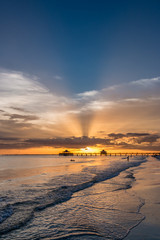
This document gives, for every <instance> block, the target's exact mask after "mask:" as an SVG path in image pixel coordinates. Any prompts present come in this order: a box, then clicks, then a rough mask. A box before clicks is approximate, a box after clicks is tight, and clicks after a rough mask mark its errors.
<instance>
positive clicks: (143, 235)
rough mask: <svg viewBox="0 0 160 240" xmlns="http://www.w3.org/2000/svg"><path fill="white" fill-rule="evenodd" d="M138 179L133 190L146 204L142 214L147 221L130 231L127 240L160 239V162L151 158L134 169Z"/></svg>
mask: <svg viewBox="0 0 160 240" xmlns="http://www.w3.org/2000/svg"><path fill="white" fill-rule="evenodd" d="M134 176H135V178H136V181H135V183H134V184H133V188H132V189H133V190H134V192H135V193H136V195H138V196H139V197H141V198H142V199H144V201H145V204H144V206H143V207H142V208H141V210H140V212H141V213H142V214H143V215H144V216H145V219H144V220H143V221H142V222H141V223H140V224H139V225H138V226H137V227H135V228H134V229H132V230H131V231H130V233H129V234H128V236H127V237H126V238H125V240H135V239H136V240H159V239H160V161H159V160H157V159H156V158H152V157H149V158H148V161H147V162H146V163H144V164H143V165H141V166H140V167H139V168H135V169H134Z"/></svg>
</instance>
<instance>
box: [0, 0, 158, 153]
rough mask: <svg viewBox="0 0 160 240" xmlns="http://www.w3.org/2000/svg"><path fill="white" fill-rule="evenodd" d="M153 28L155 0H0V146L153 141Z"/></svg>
mask: <svg viewBox="0 0 160 240" xmlns="http://www.w3.org/2000/svg"><path fill="white" fill-rule="evenodd" d="M159 29H160V1H156V0H152V1H142V0H139V1H136V0H134V1H132V0H131V1H123V0H122V1H116V0H115V1H114V0H113V1H109V0H105V1H103V0H92V1H91V0H85V1H84V0H81V1H79V0H76V1H73V0H72V1H71V0H67V1H65V0H23V1H21V0H12V1H11V0H0V153H2V154H3V153H4V154H5V153H15V154H19V153H58V152H59V151H61V150H63V149H66V148H69V149H71V150H72V151H79V150H81V149H82V151H88V149H89V151H91V150H92V151H99V150H100V149H103V148H104V149H106V150H109V151H160V147H159V146H160V124H159V123H160V112H159V106H160V67H159V62H160V47H159V42H160V30H159ZM87 147H88V148H87ZM85 149H86V150H85Z"/></svg>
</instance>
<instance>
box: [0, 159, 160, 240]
mask: <svg viewBox="0 0 160 240" xmlns="http://www.w3.org/2000/svg"><path fill="white" fill-rule="evenodd" d="M74 160H75V161H74V162H72V161H70V157H59V156H47V155H46V156H1V157H0V165H1V168H0V169H1V170H0V172H1V174H0V176H1V177H0V193H1V195H0V213H1V214H0V216H1V217H0V236H1V239H5V240H7V239H8V240H9V239H15V240H20V239H25V240H29V239H37V240H38V239H47V240H51V239H89V240H90V239H124V238H125V239H127V240H133V239H140V240H141V239H147V240H148V239H150V240H151V239H153V240H155V239H159V236H160V231H159V230H158V228H159V222H160V221H159V212H158V211H159V206H160V202H159V198H158V197H159V195H158V194H159V192H158V190H159V189H158V188H159V169H160V168H159V166H160V161H159V160H158V159H156V158H153V157H148V158H145V157H142V156H138V157H137V156H133V157H131V158H130V161H129V162H128V161H127V159H126V158H125V157H120V156H115V157H114V156H112V157H110V156H107V157H106V156H103V157H93V156H91V157H74Z"/></svg>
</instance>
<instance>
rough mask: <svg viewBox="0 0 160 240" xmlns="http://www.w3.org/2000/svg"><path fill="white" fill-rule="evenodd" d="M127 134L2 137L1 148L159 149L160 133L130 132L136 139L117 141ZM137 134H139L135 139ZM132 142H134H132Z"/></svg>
mask: <svg viewBox="0 0 160 240" xmlns="http://www.w3.org/2000/svg"><path fill="white" fill-rule="evenodd" d="M127 135H128V133H126V134H121V133H119V134H118V135H117V134H115V135H114V134H113V133H112V134H109V135H108V138H96V137H87V136H83V137H68V138H28V139H22V138H19V139H18V138H9V137H8V138H4V137H3V138H1V139H0V140H1V141H0V142H1V143H0V148H1V149H26V148H34V147H44V146H47V147H54V148H61V147H64V148H85V147H87V146H89V147H92V146H96V145H103V146H104V147H105V148H106V149H107V148H109V147H115V148H116V149H141V150H150V151H151V150H153V151H154V150H155V151H159V150H160V147H159V145H155V143H156V142H157V140H158V139H160V136H159V135H155V134H148V133H146V134H141V133H139V134H138V133H136V134H135V133H133V134H131V133H129V135H130V136H131V135H133V136H134V137H128V139H129V140H132V139H133V140H134V141H125V140H124V139H122V141H118V142H117V141H116V140H117V139H120V136H121V138H122V136H127ZM135 135H136V136H137V137H136V139H135ZM130 142H132V143H130Z"/></svg>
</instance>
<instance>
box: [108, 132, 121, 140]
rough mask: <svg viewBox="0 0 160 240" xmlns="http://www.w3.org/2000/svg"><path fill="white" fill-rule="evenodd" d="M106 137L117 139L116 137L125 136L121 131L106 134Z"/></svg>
mask: <svg viewBox="0 0 160 240" xmlns="http://www.w3.org/2000/svg"><path fill="white" fill-rule="evenodd" d="M108 137H111V138H114V139H118V138H123V137H125V134H122V133H110V134H108Z"/></svg>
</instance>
